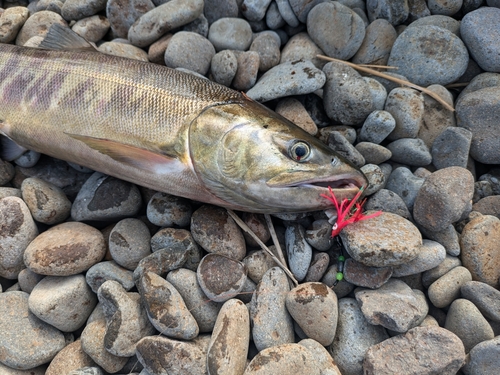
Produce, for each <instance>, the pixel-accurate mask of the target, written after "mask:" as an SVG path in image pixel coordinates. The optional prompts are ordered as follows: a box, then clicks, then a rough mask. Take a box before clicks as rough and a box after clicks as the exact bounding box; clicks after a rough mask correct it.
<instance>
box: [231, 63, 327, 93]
mask: <svg viewBox="0 0 500 375" xmlns="http://www.w3.org/2000/svg"><path fill="white" fill-rule="evenodd" d="M238 64H239V63H238ZM236 74H238V73H236ZM325 79H326V78H325V75H324V73H323V72H322V71H321V70H319V69H318V68H316V67H315V66H314V65H313V63H312V62H310V61H295V62H292V63H283V64H279V65H276V66H275V67H273V68H272V69H270V70H268V71H267V72H266V73H264V75H263V76H262V77H261V78H260V79H259V81H258V82H257V83H256V84H255V86H254V87H252V88H251V89H250V90H248V91H247V95H248V96H249V97H250V98H252V99H254V100H257V101H262V102H266V101H269V100H271V99H277V98H282V97H284V96H291V95H303V94H309V93H311V92H313V91H316V90H317V89H319V88H321V87H323V85H324V84H325Z"/></svg>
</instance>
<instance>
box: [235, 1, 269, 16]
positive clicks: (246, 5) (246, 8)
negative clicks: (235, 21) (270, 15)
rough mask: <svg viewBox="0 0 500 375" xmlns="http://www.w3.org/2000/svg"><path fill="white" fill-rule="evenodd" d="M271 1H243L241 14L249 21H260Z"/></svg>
mask: <svg viewBox="0 0 500 375" xmlns="http://www.w3.org/2000/svg"><path fill="white" fill-rule="evenodd" d="M270 3H271V0H243V4H242V5H241V12H242V13H243V16H245V18H246V19H247V20H249V21H260V20H262V19H263V18H264V17H265V15H266V10H267V8H268V7H269V4H270Z"/></svg>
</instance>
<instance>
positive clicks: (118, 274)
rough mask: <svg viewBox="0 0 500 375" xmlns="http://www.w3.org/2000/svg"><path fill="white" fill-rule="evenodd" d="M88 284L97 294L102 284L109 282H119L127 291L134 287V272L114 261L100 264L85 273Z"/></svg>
mask: <svg viewBox="0 0 500 375" xmlns="http://www.w3.org/2000/svg"><path fill="white" fill-rule="evenodd" d="M85 278H86V280H87V284H88V285H89V286H90V287H91V288H92V291H93V292H94V293H97V291H98V290H99V288H100V287H101V285H102V284H104V283H105V282H106V281H108V280H113V281H117V282H118V283H120V285H121V286H122V287H123V288H124V289H125V290H127V291H128V290H130V289H132V288H133V287H134V277H133V272H132V271H130V270H128V269H125V268H123V267H120V266H119V265H118V264H116V263H115V262H113V261H106V262H99V263H97V264H95V265H93V266H92V267H90V269H89V270H88V271H87V272H86V273H85Z"/></svg>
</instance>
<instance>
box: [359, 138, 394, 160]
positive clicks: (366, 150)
mask: <svg viewBox="0 0 500 375" xmlns="http://www.w3.org/2000/svg"><path fill="white" fill-rule="evenodd" d="M355 147H356V150H358V151H359V153H360V154H361V155H362V156H363V158H364V159H365V162H366V163H367V164H382V163H384V162H386V161H387V160H389V159H390V158H391V157H392V152H391V151H389V149H387V148H385V147H384V146H381V145H378V144H376V143H371V142H359V143H358V144H357V145H356V146H355Z"/></svg>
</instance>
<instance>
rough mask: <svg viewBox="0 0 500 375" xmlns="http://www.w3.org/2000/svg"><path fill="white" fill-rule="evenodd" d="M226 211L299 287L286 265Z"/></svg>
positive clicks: (231, 213)
mask: <svg viewBox="0 0 500 375" xmlns="http://www.w3.org/2000/svg"><path fill="white" fill-rule="evenodd" d="M226 210H227V213H228V214H229V216H231V217H232V218H233V220H234V221H235V222H236V224H238V225H239V226H240V228H241V229H243V230H244V231H245V232H247V233H248V234H249V235H250V236H252V238H253V239H254V240H255V241H256V242H257V243H258V244H259V246H260V247H261V248H262V250H264V251H265V252H267V253H268V254H269V255H270V256H271V258H272V259H273V260H274V261H275V262H276V264H277V265H278V266H279V267H280V268H281V269H282V270H283V271H284V272H285V273H286V274H287V276H288V277H289V278H290V280H292V282H293V283H294V284H295V285H299V282H298V281H297V279H295V276H293V273H291V272H290V270H289V269H288V268H287V266H286V264H283V263H282V262H281V261H280V260H279V259H278V258H277V257H276V255H274V254H273V252H272V251H271V250H270V249H269V248H268V247H267V246H266V245H264V242H262V241H261V240H260V239H259V237H257V235H256V234H255V233H254V232H253V231H252V230H251V229H250V228H249V227H248V225H246V224H245V222H244V221H243V220H241V219H240V218H239V217H238V215H236V214H235V213H234V211H233V210H230V209H228V208H226Z"/></svg>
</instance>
